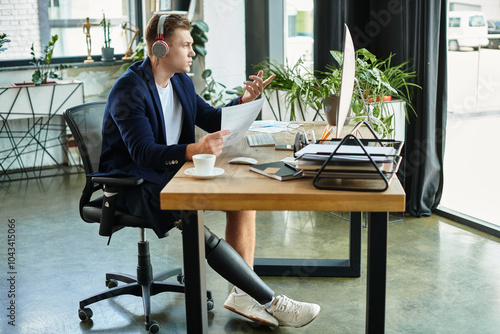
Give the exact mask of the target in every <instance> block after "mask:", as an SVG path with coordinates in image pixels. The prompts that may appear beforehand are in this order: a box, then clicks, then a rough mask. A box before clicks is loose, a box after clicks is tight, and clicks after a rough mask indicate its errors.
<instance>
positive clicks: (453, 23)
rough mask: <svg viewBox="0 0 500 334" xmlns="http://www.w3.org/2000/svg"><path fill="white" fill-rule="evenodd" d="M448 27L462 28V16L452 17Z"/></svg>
mask: <svg viewBox="0 0 500 334" xmlns="http://www.w3.org/2000/svg"><path fill="white" fill-rule="evenodd" d="M448 27H449V28H460V18H459V17H450V21H449V23H448Z"/></svg>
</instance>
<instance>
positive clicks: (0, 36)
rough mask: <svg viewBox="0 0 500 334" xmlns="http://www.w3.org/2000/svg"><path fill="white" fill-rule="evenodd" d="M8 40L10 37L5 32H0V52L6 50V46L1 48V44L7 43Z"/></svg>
mask: <svg viewBox="0 0 500 334" xmlns="http://www.w3.org/2000/svg"><path fill="white" fill-rule="evenodd" d="M9 42H10V39H8V38H7V34H5V33H2V34H0V52H3V51H5V50H7V48H3V47H2V46H3V45H4V44H7V43H9Z"/></svg>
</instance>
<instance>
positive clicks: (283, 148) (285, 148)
mask: <svg viewBox="0 0 500 334" xmlns="http://www.w3.org/2000/svg"><path fill="white" fill-rule="evenodd" d="M274 148H275V149H276V150H281V151H293V145H276V146H275V147H274Z"/></svg>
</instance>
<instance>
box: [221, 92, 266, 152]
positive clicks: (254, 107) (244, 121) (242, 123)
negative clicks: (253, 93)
mask: <svg viewBox="0 0 500 334" xmlns="http://www.w3.org/2000/svg"><path fill="white" fill-rule="evenodd" d="M263 104H264V99H258V100H255V101H252V102H248V103H243V104H238V105H235V106H230V107H223V108H222V121H221V127H220V128H221V130H229V131H231V133H230V134H228V135H227V136H225V138H226V141H225V142H224V146H230V145H233V144H236V143H237V142H239V141H240V139H241V138H243V137H244V136H245V133H246V132H247V130H248V128H249V127H250V126H251V125H252V123H253V121H255V119H256V118H257V116H258V115H259V112H260V110H261V109H262V105H263Z"/></svg>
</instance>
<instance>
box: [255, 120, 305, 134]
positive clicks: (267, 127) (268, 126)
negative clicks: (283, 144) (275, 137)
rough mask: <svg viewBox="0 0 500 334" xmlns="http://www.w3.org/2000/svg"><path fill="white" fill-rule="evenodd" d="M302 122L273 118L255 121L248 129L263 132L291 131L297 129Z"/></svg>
mask: <svg viewBox="0 0 500 334" xmlns="http://www.w3.org/2000/svg"><path fill="white" fill-rule="evenodd" d="M301 125H302V124H297V123H290V122H282V121H275V120H263V121H255V122H253V124H252V126H250V129H248V130H250V131H256V132H263V133H278V132H282V131H291V130H294V129H297V128H298V127H300V126H301Z"/></svg>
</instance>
